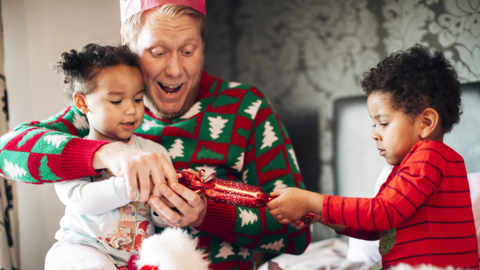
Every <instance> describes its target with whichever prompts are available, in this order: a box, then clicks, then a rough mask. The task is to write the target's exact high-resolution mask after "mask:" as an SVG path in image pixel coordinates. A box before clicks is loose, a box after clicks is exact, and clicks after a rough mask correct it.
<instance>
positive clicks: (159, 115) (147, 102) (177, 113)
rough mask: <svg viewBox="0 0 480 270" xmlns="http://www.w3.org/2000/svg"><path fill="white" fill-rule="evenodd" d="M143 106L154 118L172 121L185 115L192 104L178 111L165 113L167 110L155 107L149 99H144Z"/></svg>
mask: <svg viewBox="0 0 480 270" xmlns="http://www.w3.org/2000/svg"><path fill="white" fill-rule="evenodd" d="M187 102H188V101H187ZM145 105H146V106H147V108H148V109H149V110H150V111H151V112H152V113H153V115H155V117H157V118H159V119H172V118H177V117H179V116H182V115H183V114H185V113H186V112H187V111H188V109H189V108H190V107H191V106H192V105H193V104H189V105H188V106H183V107H182V108H181V109H180V110H178V111H167V110H162V109H160V108H159V107H158V106H157V104H155V103H154V102H152V101H151V99H150V98H145Z"/></svg>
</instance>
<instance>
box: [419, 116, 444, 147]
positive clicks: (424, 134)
mask: <svg viewBox="0 0 480 270" xmlns="http://www.w3.org/2000/svg"><path fill="white" fill-rule="evenodd" d="M418 117H419V120H420V121H421V123H420V137H421V138H422V139H424V140H425V139H431V136H436V130H437V128H438V127H439V125H440V115H439V114H438V112H437V111H436V110H435V109H433V108H426V109H425V110H423V112H421V113H420V115H419V116H418Z"/></svg>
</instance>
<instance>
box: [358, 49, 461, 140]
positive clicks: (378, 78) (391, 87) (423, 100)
mask: <svg viewBox="0 0 480 270" xmlns="http://www.w3.org/2000/svg"><path fill="white" fill-rule="evenodd" d="M361 84H362V88H363V91H364V92H365V93H366V94H367V95H370V94H372V93H375V92H380V93H390V94H391V101H392V106H393V108H394V109H395V110H399V109H402V110H403V112H404V113H405V114H408V115H418V114H419V113H421V112H422V111H423V110H424V109H425V108H427V107H430V108H433V109H435V110H436V111H437V112H438V114H439V115H440V121H441V125H442V127H443V131H444V132H445V133H448V132H450V131H451V130H452V128H453V125H455V124H458V122H460V115H461V114H462V110H461V99H460V96H461V94H462V93H461V90H460V82H459V81H458V78H457V72H456V71H455V69H454V68H453V66H452V65H451V64H450V62H449V61H448V60H447V59H445V56H444V55H443V53H441V52H435V53H434V54H433V55H432V54H431V53H430V51H429V50H428V49H427V48H425V47H424V46H422V45H419V44H416V45H415V46H413V47H411V48H409V49H408V50H406V51H398V52H396V53H392V54H391V55H390V56H388V57H387V58H385V59H384V60H383V61H381V62H380V63H378V64H377V66H376V67H374V68H371V69H370V70H369V71H367V72H365V74H364V79H363V80H362V82H361Z"/></svg>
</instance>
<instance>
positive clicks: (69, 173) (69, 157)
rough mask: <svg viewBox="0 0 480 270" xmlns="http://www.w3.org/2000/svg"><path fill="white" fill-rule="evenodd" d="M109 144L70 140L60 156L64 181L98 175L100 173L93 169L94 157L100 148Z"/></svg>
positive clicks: (77, 139) (78, 139) (76, 139)
mask: <svg viewBox="0 0 480 270" xmlns="http://www.w3.org/2000/svg"><path fill="white" fill-rule="evenodd" d="M107 143H108V142H104V141H93V140H84V139H80V138H73V139H70V141H68V142H67V145H65V148H63V151H62V154H61V155H60V156H61V164H60V168H61V171H62V172H63V174H62V175H61V177H62V179H63V180H70V179H77V178H81V177H85V176H90V175H97V174H98V172H97V171H96V170H94V169H93V167H92V161H93V156H94V155H95V152H96V151H97V150H98V148H100V147H101V146H102V145H105V144H107Z"/></svg>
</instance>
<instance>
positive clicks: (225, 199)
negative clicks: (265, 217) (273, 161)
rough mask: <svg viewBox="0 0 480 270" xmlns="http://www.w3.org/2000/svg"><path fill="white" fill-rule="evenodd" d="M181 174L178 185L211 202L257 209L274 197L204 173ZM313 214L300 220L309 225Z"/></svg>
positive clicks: (250, 186)
mask: <svg viewBox="0 0 480 270" xmlns="http://www.w3.org/2000/svg"><path fill="white" fill-rule="evenodd" d="M177 172H178V173H180V174H182V177H181V178H180V179H178V183H179V184H182V185H184V186H186V187H187V188H189V189H191V190H193V191H195V192H197V193H200V192H203V193H204V194H205V196H207V198H208V199H209V200H211V201H213V202H218V203H225V204H230V205H235V206H242V207H248V208H259V207H262V206H264V205H265V204H266V203H268V202H269V201H271V200H273V199H275V197H271V196H269V195H268V194H267V193H266V192H265V190H263V188H261V187H257V186H252V185H247V184H244V183H240V182H235V181H228V180H222V179H218V178H215V174H212V175H210V176H208V177H207V178H204V174H205V172H204V171H203V170H201V171H200V173H199V175H198V176H196V175H195V174H194V173H191V172H188V171H177ZM313 216H314V214H313V213H308V214H306V215H305V216H303V217H302V218H300V220H302V221H303V222H304V223H305V224H310V223H311V222H312V220H313Z"/></svg>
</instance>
